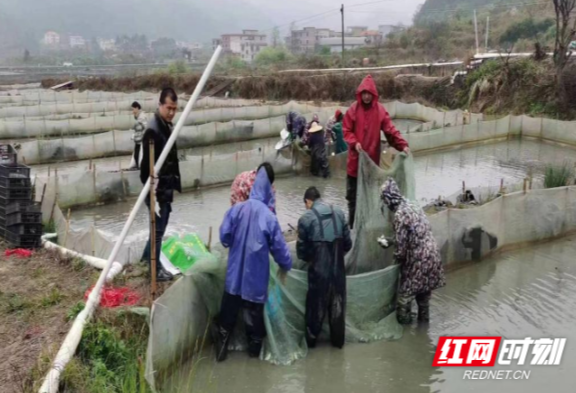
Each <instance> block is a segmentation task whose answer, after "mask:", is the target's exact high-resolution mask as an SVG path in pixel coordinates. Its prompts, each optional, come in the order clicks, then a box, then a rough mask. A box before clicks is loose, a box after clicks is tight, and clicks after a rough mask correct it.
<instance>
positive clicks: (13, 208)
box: [0, 199, 41, 215]
mask: <svg viewBox="0 0 576 393" xmlns="http://www.w3.org/2000/svg"><path fill="white" fill-rule="evenodd" d="M2 201H3V199H0V205H1V202H2ZM0 211H2V207H1V206H0ZM40 211H41V209H40V203H33V202H32V201H15V202H9V203H8V204H7V205H6V207H5V212H4V213H5V214H6V215H8V214H12V213H40Z"/></svg>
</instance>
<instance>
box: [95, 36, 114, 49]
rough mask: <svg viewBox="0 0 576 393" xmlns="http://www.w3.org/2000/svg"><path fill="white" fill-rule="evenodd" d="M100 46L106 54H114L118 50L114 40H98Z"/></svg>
mask: <svg viewBox="0 0 576 393" xmlns="http://www.w3.org/2000/svg"><path fill="white" fill-rule="evenodd" d="M98 46H99V47H100V49H102V50H103V51H104V52H107V51H110V52H113V51H115V50H116V41H115V40H114V39H110V40H106V39H103V38H98Z"/></svg>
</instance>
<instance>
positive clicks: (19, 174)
mask: <svg viewBox="0 0 576 393" xmlns="http://www.w3.org/2000/svg"><path fill="white" fill-rule="evenodd" d="M0 177H12V178H19V179H30V167H28V166H26V165H20V164H12V165H10V164H0Z"/></svg>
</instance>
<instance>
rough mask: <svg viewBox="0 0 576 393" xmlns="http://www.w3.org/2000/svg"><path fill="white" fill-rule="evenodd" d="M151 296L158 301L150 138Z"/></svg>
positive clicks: (152, 150) (151, 146) (152, 157)
mask: <svg viewBox="0 0 576 393" xmlns="http://www.w3.org/2000/svg"><path fill="white" fill-rule="evenodd" d="M149 148H150V276H151V285H150V294H151V295H152V301H154V300H155V299H156V289H157V288H156V263H157V262H158V261H156V192H155V191H156V190H155V188H156V187H155V179H154V139H152V138H150V147H149Z"/></svg>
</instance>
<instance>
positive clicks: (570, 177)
mask: <svg viewBox="0 0 576 393" xmlns="http://www.w3.org/2000/svg"><path fill="white" fill-rule="evenodd" d="M573 182H574V168H573V167H572V166H571V165H570V164H569V163H564V164H562V165H554V164H550V165H547V166H546V170H545V172H544V187H545V188H556V187H564V186H567V185H569V184H571V183H573Z"/></svg>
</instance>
